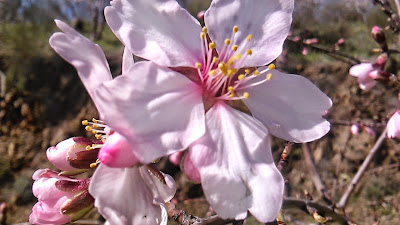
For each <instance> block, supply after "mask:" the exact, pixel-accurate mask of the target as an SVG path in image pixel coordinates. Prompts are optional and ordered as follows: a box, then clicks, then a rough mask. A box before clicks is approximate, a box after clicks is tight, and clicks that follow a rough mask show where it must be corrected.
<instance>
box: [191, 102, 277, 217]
mask: <svg viewBox="0 0 400 225" xmlns="http://www.w3.org/2000/svg"><path fill="white" fill-rule="evenodd" d="M206 119H207V120H206V121H207V133H206V135H205V136H204V137H203V138H202V139H201V140H199V141H198V142H196V144H194V145H193V147H192V148H191V149H190V152H189V154H190V157H191V159H192V160H193V163H194V164H195V165H196V166H197V168H198V170H199V172H200V174H201V181H202V186H203V191H204V193H205V195H206V198H207V200H208V201H209V202H210V204H211V207H212V208H213V209H214V210H215V211H216V212H217V214H218V216H220V217H222V218H235V219H244V218H246V215H247V210H249V211H250V212H251V213H252V214H253V216H254V217H256V218H257V220H259V221H261V222H268V221H272V220H274V219H275V218H276V216H277V215H278V212H279V210H280V207H281V203H282V197H283V185H284V183H283V178H282V176H281V174H280V172H279V171H278V169H277V168H276V167H275V164H274V162H273V159H272V154H271V147H270V140H269V135H268V131H267V129H266V128H265V127H264V125H263V124H261V123H260V122H259V121H257V120H256V119H254V118H253V117H251V116H249V115H247V114H244V113H242V112H240V111H237V110H235V109H232V108H230V107H229V106H227V105H226V104H225V103H217V104H215V105H214V106H213V107H212V108H211V109H210V110H209V111H208V112H207V114H206Z"/></svg>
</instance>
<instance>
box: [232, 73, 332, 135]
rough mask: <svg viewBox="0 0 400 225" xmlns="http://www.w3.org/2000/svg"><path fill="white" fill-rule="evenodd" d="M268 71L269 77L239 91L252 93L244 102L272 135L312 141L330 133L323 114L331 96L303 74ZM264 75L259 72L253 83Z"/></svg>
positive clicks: (263, 77) (329, 103) (330, 103)
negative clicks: (259, 83)
mask: <svg viewBox="0 0 400 225" xmlns="http://www.w3.org/2000/svg"><path fill="white" fill-rule="evenodd" d="M267 73H271V74H272V79H271V80H270V81H267V82H265V83H263V84H261V85H257V86H253V87H250V88H244V89H243V90H241V91H239V93H240V94H243V92H245V91H246V92H248V93H249V94H250V97H249V98H248V99H245V100H244V102H245V104H246V105H247V107H248V108H249V109H250V111H251V113H252V114H253V116H254V117H255V118H257V119H259V120H260V121H261V122H262V123H263V124H264V125H265V126H267V128H268V130H269V132H270V133H271V134H272V135H274V136H277V137H279V138H282V139H285V140H288V141H293V142H309V141H313V140H315V139H318V138H320V137H322V136H324V135H325V134H326V133H328V131H329V129H330V124H329V122H327V121H326V120H325V119H323V118H322V116H323V115H324V114H325V110H327V109H329V108H330V107H331V105H332V101H331V100H330V98H329V97H328V96H326V95H325V94H324V93H323V92H321V91H320V90H319V89H318V87H316V86H315V85H314V84H312V83H311V82H310V81H309V80H308V79H306V78H304V77H302V76H298V75H293V74H284V73H281V72H279V71H277V70H273V71H268V72H267ZM265 75H266V74H259V75H258V76H259V77H257V78H255V79H253V80H251V81H250V83H255V82H258V81H260V80H261V79H265ZM244 85H247V84H244Z"/></svg>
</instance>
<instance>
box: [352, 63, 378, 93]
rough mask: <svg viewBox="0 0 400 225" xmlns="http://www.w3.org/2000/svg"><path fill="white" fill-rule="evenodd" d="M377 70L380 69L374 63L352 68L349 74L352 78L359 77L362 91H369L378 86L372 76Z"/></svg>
mask: <svg viewBox="0 0 400 225" xmlns="http://www.w3.org/2000/svg"><path fill="white" fill-rule="evenodd" d="M377 70H379V67H377V66H375V65H374V64H372V63H361V64H357V65H354V66H352V67H351V68H350V71H349V73H350V75H351V76H354V77H357V81H358V83H359V85H360V88H361V89H363V90H365V91H368V90H370V89H371V88H372V87H374V86H375V85H376V81H375V80H374V78H373V77H372V76H371V75H373V74H374V72H375V71H377Z"/></svg>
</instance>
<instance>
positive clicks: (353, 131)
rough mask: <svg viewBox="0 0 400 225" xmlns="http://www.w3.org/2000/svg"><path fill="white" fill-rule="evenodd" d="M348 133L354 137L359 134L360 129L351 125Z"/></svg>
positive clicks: (355, 125)
mask: <svg viewBox="0 0 400 225" xmlns="http://www.w3.org/2000/svg"><path fill="white" fill-rule="evenodd" d="M350 132H351V133H352V134H353V135H356V134H358V133H359V132H360V128H359V127H358V125H357V124H355V123H354V124H352V125H351V127H350Z"/></svg>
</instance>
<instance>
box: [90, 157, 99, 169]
mask: <svg viewBox="0 0 400 225" xmlns="http://www.w3.org/2000/svg"><path fill="white" fill-rule="evenodd" d="M99 164H100V160H99V159H97V160H96V162H94V163H91V164H90V168H95V167H96V166H97V165H99Z"/></svg>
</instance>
